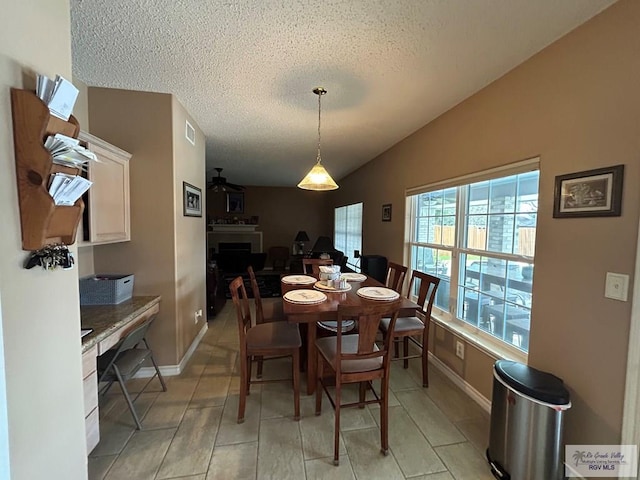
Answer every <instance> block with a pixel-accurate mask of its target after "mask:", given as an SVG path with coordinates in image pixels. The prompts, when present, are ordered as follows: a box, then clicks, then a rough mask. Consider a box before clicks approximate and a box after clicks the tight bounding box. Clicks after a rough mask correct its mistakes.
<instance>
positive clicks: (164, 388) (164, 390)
mask: <svg viewBox="0 0 640 480" xmlns="http://www.w3.org/2000/svg"><path fill="white" fill-rule="evenodd" d="M142 341H143V342H144V345H145V347H147V350H149V352H151V353H150V355H149V358H150V359H151V363H153V366H154V368H155V369H156V373H157V374H158V380H160V385H162V391H163V392H166V391H167V385H166V384H165V383H164V378H162V374H161V373H160V369H159V368H158V364H157V363H156V359H155V358H153V352H152V351H151V347H149V342H147V339H146V338H143V339H142Z"/></svg>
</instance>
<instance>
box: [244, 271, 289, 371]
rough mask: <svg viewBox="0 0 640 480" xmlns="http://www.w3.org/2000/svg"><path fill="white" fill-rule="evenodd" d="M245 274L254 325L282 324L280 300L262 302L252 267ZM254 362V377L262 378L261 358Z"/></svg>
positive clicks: (283, 317) (283, 318) (283, 319)
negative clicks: (252, 306)
mask: <svg viewBox="0 0 640 480" xmlns="http://www.w3.org/2000/svg"><path fill="white" fill-rule="evenodd" d="M247 272H248V273H249V281H250V282H251V291H252V293H253V300H254V302H255V307H256V308H255V312H256V316H255V321H256V325H258V324H260V323H269V322H283V321H285V320H286V318H285V316H284V312H283V311H282V300H281V299H279V298H278V299H277V300H278V301H277V302H268V303H263V302H262V296H261V295H260V286H259V285H258V280H257V279H256V274H255V272H254V271H253V267H252V266H251V265H249V267H248V268H247ZM255 360H256V362H257V363H258V368H257V370H256V377H257V378H262V367H263V358H262V357H257V358H256V359H255Z"/></svg>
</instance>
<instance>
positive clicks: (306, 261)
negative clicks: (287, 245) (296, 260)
mask: <svg viewBox="0 0 640 480" xmlns="http://www.w3.org/2000/svg"><path fill="white" fill-rule="evenodd" d="M321 265H333V259H331V258H326V259H325V258H303V259H302V268H303V269H304V273H305V274H307V275H313V276H315V277H318V276H319V275H320V266H321Z"/></svg>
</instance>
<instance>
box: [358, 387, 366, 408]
mask: <svg viewBox="0 0 640 480" xmlns="http://www.w3.org/2000/svg"><path fill="white" fill-rule="evenodd" d="M366 398H367V382H360V405H358V408H364V401H365V399H366Z"/></svg>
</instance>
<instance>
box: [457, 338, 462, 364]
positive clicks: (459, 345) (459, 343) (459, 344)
mask: <svg viewBox="0 0 640 480" xmlns="http://www.w3.org/2000/svg"><path fill="white" fill-rule="evenodd" d="M456 357H458V358H459V359H461V360H464V343H462V342H461V341H460V340H456Z"/></svg>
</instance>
